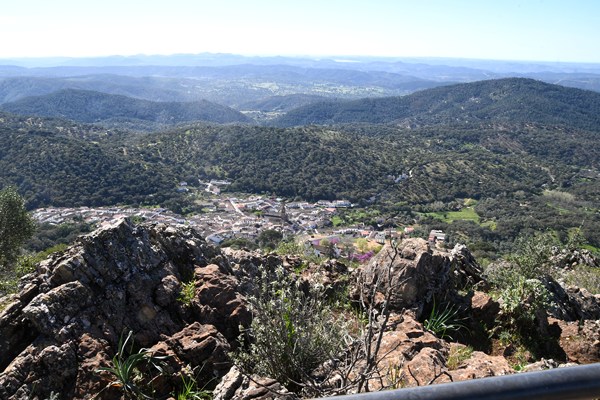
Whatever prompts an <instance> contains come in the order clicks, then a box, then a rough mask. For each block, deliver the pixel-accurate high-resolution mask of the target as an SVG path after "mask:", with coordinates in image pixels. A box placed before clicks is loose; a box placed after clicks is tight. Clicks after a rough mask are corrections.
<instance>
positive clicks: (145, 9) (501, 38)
mask: <svg viewBox="0 0 600 400" xmlns="http://www.w3.org/2000/svg"><path fill="white" fill-rule="evenodd" d="M0 37H1V38H2V41H1V44H0V57H1V58H9V57H39V56H101V55H115V54H119V55H132V54H174V53H200V52H223V53H237V54H248V55H317V56H319V55H378V56H399V57H400V56H418V57H431V56H433V57H462V58H483V59H510V60H539V61H583V62H600V0H471V1H467V0H447V1H442V0H414V1H404V0H364V1H362V0H361V1H358V0H298V1H296V0H294V1H292V0H272V1H271V0H245V1H243V0H212V1H208V0H95V1H88V0H14V1H5V2H4V4H3V5H2V11H1V14H0Z"/></svg>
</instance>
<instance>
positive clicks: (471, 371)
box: [448, 351, 514, 382]
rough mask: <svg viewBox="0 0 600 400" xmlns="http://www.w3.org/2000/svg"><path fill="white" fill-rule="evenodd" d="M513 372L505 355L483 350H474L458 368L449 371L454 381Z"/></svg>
mask: <svg viewBox="0 0 600 400" xmlns="http://www.w3.org/2000/svg"><path fill="white" fill-rule="evenodd" d="M512 373H514V370H513V369H512V368H511V366H510V365H509V364H508V361H507V360H506V359H505V358H504V357H501V356H490V355H487V354H485V353H482V352H481V351H474V352H473V353H472V354H471V357H469V358H468V359H467V360H464V361H463V362H462V363H461V365H460V366H459V367H458V368H457V369H455V370H453V371H449V372H448V374H449V375H450V376H451V377H452V379H451V380H452V381H453V382H456V381H465V380H468V379H477V378H487V377H490V376H499V375H508V374H512Z"/></svg>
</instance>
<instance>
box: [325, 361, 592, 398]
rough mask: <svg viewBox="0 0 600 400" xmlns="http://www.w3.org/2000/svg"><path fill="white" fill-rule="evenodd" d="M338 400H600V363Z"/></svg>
mask: <svg viewBox="0 0 600 400" xmlns="http://www.w3.org/2000/svg"><path fill="white" fill-rule="evenodd" d="M335 399H336V400H584V399H600V363H598V364H589V365H580V366H575V367H566V368H556V369H550V370H546V371H538V372H527V373H520V374H514V375H505V376H496V377H491V378H482V379H474V380H470V381H462V382H455V383H444V384H439V385H430V386H420V387H414V388H407V389H397V390H388V391H382V392H371V393H360V394H354V395H344V396H337V397H335Z"/></svg>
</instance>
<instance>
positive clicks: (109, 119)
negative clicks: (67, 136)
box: [0, 89, 252, 127]
mask: <svg viewBox="0 0 600 400" xmlns="http://www.w3.org/2000/svg"><path fill="white" fill-rule="evenodd" d="M0 109H2V110H4V111H7V112H11V113H14V114H20V115H35V116H42V117H57V118H67V119H70V120H74V121H79V122H85V123H109V124H110V123H113V122H115V121H129V122H135V121H145V122H151V123H156V124H158V126H159V127H160V126H166V125H176V124H180V123H186V122H192V121H207V122H216V123H236V122H241V123H249V122H252V120H251V119H250V118H248V117H246V116H245V115H244V114H242V113H240V112H238V111H236V110H234V109H232V108H229V107H226V106H222V105H219V104H215V103H211V102H209V101H206V100H202V101H196V102H155V101H149V100H142V99H135V98H131V97H127V96H122V95H115V94H107V93H101V92H96V91H90V90H77V89H65V90H60V91H58V92H54V93H51V94H47V95H42V96H32V97H26V98H24V99H20V100H17V101H15V102H11V103H5V104H2V105H0Z"/></svg>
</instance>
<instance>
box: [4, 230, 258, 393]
mask: <svg viewBox="0 0 600 400" xmlns="http://www.w3.org/2000/svg"><path fill="white" fill-rule="evenodd" d="M215 262H217V263H220V265H215V264H214V263H215ZM210 265H213V267H208V266H210ZM207 268H208V269H207ZM211 268H214V271H213V270H212V269H211ZM208 270H211V271H212V273H213V275H212V276H209V275H210V274H208ZM217 272H218V274H217ZM232 273H233V271H232V270H231V269H230V266H229V265H228V263H227V262H226V260H225V259H224V258H223V256H221V255H220V254H219V252H218V251H217V250H216V249H215V248H214V247H212V246H210V245H208V244H207V243H206V242H205V241H204V239H203V238H202V237H200V236H199V234H198V233H197V232H196V231H194V230H193V229H191V228H187V227H177V228H175V227H169V226H165V225H157V224H144V225H135V224H133V223H132V222H130V221H129V220H120V221H118V222H116V223H114V224H111V225H107V226H105V227H103V228H100V229H98V230H96V231H95V232H93V233H91V234H89V235H86V236H83V237H81V238H80V239H78V241H77V242H76V243H75V244H74V245H73V246H71V247H70V248H69V249H67V250H66V251H65V252H63V253H61V254H57V255H55V256H53V257H51V258H49V259H48V260H45V261H43V262H42V263H40V264H39V265H38V267H37V272H36V273H34V274H31V275H29V276H26V277H25V278H24V279H23V280H22V282H21V284H20V285H21V290H20V292H19V293H18V294H17V296H15V301H14V302H13V303H12V304H10V305H8V306H7V307H6V308H5V309H4V311H3V312H2V313H1V314H0V338H2V339H1V340H0V398H2V399H21V398H34V397H38V398H48V397H50V395H52V394H53V393H54V394H57V393H60V394H61V396H62V398H69V399H70V398H87V397H89V396H90V395H91V394H94V392H95V391H98V390H100V389H101V388H103V387H105V386H106V385H107V383H108V382H109V379H111V377H110V376H107V374H104V375H101V376H99V375H98V373H97V372H95V371H96V370H97V368H98V367H100V366H108V365H109V362H110V359H111V358H112V356H113V355H114V353H115V352H116V350H117V347H118V346H117V344H118V341H119V338H120V337H121V336H122V334H124V333H127V332H129V331H133V332H134V341H135V345H136V346H138V347H151V346H153V345H156V344H158V343H160V342H164V343H166V344H167V345H168V347H169V349H171V350H173V353H174V354H175V355H176V356H178V357H179V358H180V359H181V360H182V361H183V362H184V363H185V364H188V365H189V366H190V367H191V368H194V367H198V366H202V365H208V366H209V367H207V368H209V369H210V371H211V375H213V373H214V374H215V375H219V374H221V375H222V374H225V373H226V372H227V370H228V368H229V366H230V365H229V364H228V361H227V358H226V356H225V353H226V351H227V350H228V349H229V344H228V342H227V340H226V339H225V337H223V334H225V335H226V336H227V337H231V336H233V335H234V331H235V330H236V329H237V326H238V324H242V323H247V321H248V318H249V317H248V315H247V314H248V313H247V312H245V311H244V308H243V307H242V305H241V300H240V299H239V296H238V294H237V293H236V290H237V288H236V284H237V281H236V279H235V276H234V275H232ZM194 279H197V280H198V282H196V283H195V284H196V285H197V286H198V293H197V297H196V298H195V299H194V302H195V304H196V306H197V307H202V306H203V303H204V304H206V305H208V307H210V308H212V309H216V308H219V307H220V306H221V305H222V304H224V305H226V306H227V307H223V308H222V309H220V310H219V313H212V314H210V318H209V319H210V323H211V324H212V325H213V326H209V325H194V322H195V321H198V320H199V321H200V322H201V323H203V324H206V322H205V321H202V320H201V318H205V317H206V315H205V314H204V313H195V312H191V311H190V309H189V306H188V305H185V304H182V302H181V301H179V300H178V297H179V294H180V292H181V288H182V286H183V285H184V284H185V283H186V282H189V281H190V280H194ZM218 281H220V282H218ZM209 285H213V286H211V287H209ZM203 288H205V290H206V293H204V291H203V290H204V289H203ZM228 312H230V314H227V313H228ZM232 314H234V315H233V316H232ZM228 319H229V320H230V322H227V321H228ZM188 325H189V326H188ZM233 326H235V329H234V328H233ZM215 327H216V328H215ZM219 329H222V330H223V333H221V332H220V331H219ZM178 335H179V336H178ZM183 348H185V349H187V350H189V351H187V350H186V351H183V350H181V349H183ZM217 350H219V351H217ZM183 353H185V355H184V354H183ZM217 355H218V356H217ZM110 393H111V391H108V390H107V391H104V392H103V394H102V397H103V398H110V396H109V394H110ZM107 396H108V397H107Z"/></svg>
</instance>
